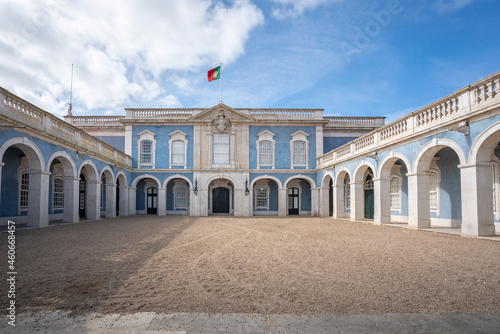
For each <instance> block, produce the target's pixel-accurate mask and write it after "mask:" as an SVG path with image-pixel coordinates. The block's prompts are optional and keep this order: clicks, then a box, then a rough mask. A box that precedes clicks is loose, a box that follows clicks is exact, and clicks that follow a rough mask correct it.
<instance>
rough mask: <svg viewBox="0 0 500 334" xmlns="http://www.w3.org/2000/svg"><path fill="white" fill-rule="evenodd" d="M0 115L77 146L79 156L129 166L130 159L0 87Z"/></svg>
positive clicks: (17, 123)
mask: <svg viewBox="0 0 500 334" xmlns="http://www.w3.org/2000/svg"><path fill="white" fill-rule="evenodd" d="M0 115H2V116H4V117H5V118H6V119H7V120H10V121H12V122H14V123H15V124H16V126H25V127H26V128H27V129H31V130H35V131H39V132H41V133H42V134H43V135H50V136H51V137H53V138H57V139H58V140H61V141H62V142H65V143H69V144H71V145H72V146H77V148H78V150H79V152H80V153H82V152H83V153H85V154H89V155H95V156H96V157H102V158H105V159H108V160H109V162H111V163H114V164H118V165H122V166H123V167H131V166H132V158H131V157H130V156H128V155H126V154H125V153H123V152H121V151H118V150H117V149H115V148H114V147H112V146H110V145H108V144H106V143H105V142H103V141H100V140H98V139H96V138H95V137H92V136H91V135H89V134H87V133H86V132H85V131H83V130H80V129H78V128H76V127H74V126H73V125H71V124H69V123H67V122H65V121H63V120H61V119H59V118H57V117H56V116H54V115H52V114H51V113H49V112H46V111H44V110H42V109H40V108H38V107H36V106H34V105H32V104H31V103H29V102H27V101H25V100H23V99H21V98H20V97H17V96H16V95H14V94H12V93H10V92H9V91H8V90H6V89H4V88H1V87H0ZM113 117H115V116H113Z"/></svg>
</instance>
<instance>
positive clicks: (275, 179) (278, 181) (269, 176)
mask: <svg viewBox="0 0 500 334" xmlns="http://www.w3.org/2000/svg"><path fill="white" fill-rule="evenodd" d="M263 179H269V180H273V181H274V182H276V184H277V185H278V188H282V187H283V185H282V184H281V181H280V179H278V178H277V177H276V176H272V175H261V176H258V177H256V178H255V179H253V180H252V182H251V183H250V186H249V188H250V189H253V186H254V185H255V183H256V182H257V181H259V180H263Z"/></svg>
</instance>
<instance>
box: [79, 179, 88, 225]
mask: <svg viewBox="0 0 500 334" xmlns="http://www.w3.org/2000/svg"><path fill="white" fill-rule="evenodd" d="M86 186H87V184H86V182H85V175H83V174H80V191H79V198H78V202H79V208H78V215H79V216H80V218H85V204H86V203H85V200H86V196H85V192H86Z"/></svg>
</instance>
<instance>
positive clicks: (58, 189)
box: [52, 176, 64, 208]
mask: <svg viewBox="0 0 500 334" xmlns="http://www.w3.org/2000/svg"><path fill="white" fill-rule="evenodd" d="M52 189H53V191H52V203H53V205H54V208H62V207H64V179H63V178H62V177H61V176H56V177H54V184H53V186H52Z"/></svg>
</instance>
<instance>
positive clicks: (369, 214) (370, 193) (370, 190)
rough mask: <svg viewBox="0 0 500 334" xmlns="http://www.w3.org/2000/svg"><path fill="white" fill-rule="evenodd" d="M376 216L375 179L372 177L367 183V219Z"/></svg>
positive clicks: (369, 177) (367, 178)
mask: <svg viewBox="0 0 500 334" xmlns="http://www.w3.org/2000/svg"><path fill="white" fill-rule="evenodd" d="M374 214H375V204H374V200H373V178H372V177H371V175H368V176H367V177H366V181H365V218H366V219H373V216H374Z"/></svg>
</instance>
